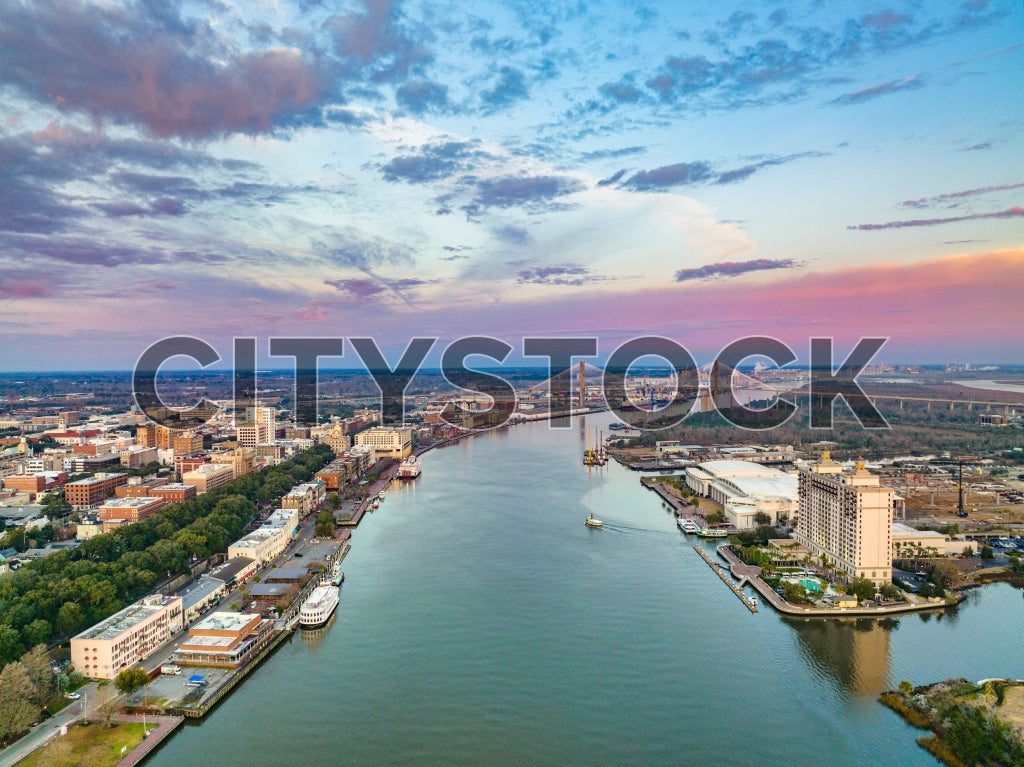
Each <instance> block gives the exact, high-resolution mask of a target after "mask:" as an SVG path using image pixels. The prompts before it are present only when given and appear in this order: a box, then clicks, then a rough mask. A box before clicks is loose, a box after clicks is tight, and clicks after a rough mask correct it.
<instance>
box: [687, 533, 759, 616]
mask: <svg viewBox="0 0 1024 767" xmlns="http://www.w3.org/2000/svg"><path fill="white" fill-rule="evenodd" d="M693 550H694V551H696V552H697V553H698V554H700V558H701V559H703V560H704V561H705V562H707V563H708V567H710V568H711V569H712V570H714V571H715V572H716V573H718V577H719V578H721V579H722V582H723V583H725V585H726V586H728V587H729V589H730V590H731V591H732V593H733V594H735V595H736V596H738V597H739V598H740V601H741V602H742V603H743V604H745V605H746V606H747V609H748V610H750V612H752V613H756V612H757V603H756V601H755V600H753V599H752V598H750V597H748V596H747V595H746V594H744V593H743V584H745V583H746V582H747V579H746V578H744V579H743V580H742V581H740V583H738V584H737V583H736V581H734V580H733V579H732V575H731V574H729V573H727V572H726V571H725V568H724V567H722V566H721V565H719V564H718V563H716V562H715V561H714V560H712V559H711V557H709V556H708V553H707V552H706V551H704V547H703V546H701V545H700V544H697V545H695V546H694V547H693Z"/></svg>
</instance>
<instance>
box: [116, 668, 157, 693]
mask: <svg viewBox="0 0 1024 767" xmlns="http://www.w3.org/2000/svg"><path fill="white" fill-rule="evenodd" d="M147 684H149V674H147V673H146V670H145V669H143V668H139V667H138V666H136V667H135V668H126V669H125V670H124V671H122V672H121V673H120V674H118V675H117V676H116V677H115V678H114V687H116V688H117V691H118V692H120V693H123V694H125V695H134V694H135V692H136V691H137V690H140V689H142V688H143V687H145V686H146V685H147Z"/></svg>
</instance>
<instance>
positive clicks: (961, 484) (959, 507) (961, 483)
mask: <svg viewBox="0 0 1024 767" xmlns="http://www.w3.org/2000/svg"><path fill="white" fill-rule="evenodd" d="M959 463H960V472H959V476H958V477H957V480H958V483H957V484H958V490H959V495H960V499H959V502H958V503H957V512H958V513H959V515H960V516H961V517H963V515H964V462H963V461H960V462H959Z"/></svg>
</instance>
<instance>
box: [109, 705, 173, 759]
mask: <svg viewBox="0 0 1024 767" xmlns="http://www.w3.org/2000/svg"><path fill="white" fill-rule="evenodd" d="M114 719H115V720H116V721H118V722H138V723H139V724H142V721H143V717H142V715H141V714H121V715H119V716H115V717H114ZM145 721H146V726H147V729H148V727H149V725H152V724H155V725H157V727H156V728H155V729H152V730H150V731H149V736H148V737H145V738H143V739H142V742H141V743H139V745H137V746H136V747H135V748H133V749H132V750H131V751H129V752H128V753H127V754H125V757H124V759H122V760H121V761H120V762H118V763H117V767H130V765H135V764H138V763H139V762H141V761H142V760H143V759H145V758H146V757H147V756H148V755H149V753H150V752H151V751H153V750H154V749H155V748H156V747H157V746H159V745H160V743H161V742H162V741H163V740H164V738H166V737H167V736H168V735H170V734H171V733H172V732H174V730H175V729H176V728H177V727H178V726H179V725H180V724H181V723H182V722H184V721H185V717H182V716H150V715H149V714H147V715H146V717H145Z"/></svg>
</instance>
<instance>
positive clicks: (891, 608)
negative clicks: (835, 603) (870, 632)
mask: <svg viewBox="0 0 1024 767" xmlns="http://www.w3.org/2000/svg"><path fill="white" fill-rule="evenodd" d="M717 551H718V555H719V556H720V557H721V558H722V559H724V560H725V561H726V562H728V563H729V570H730V572H731V573H732V575H733V577H734V578H738V579H740V582H741V583H742V582H743V581H746V582H747V583H749V584H750V585H751V586H752V587H753V588H754V589H755V590H756V591H757V593H758V594H760V595H761V596H762V597H763V598H764V599H765V600H766V601H767V602H768V603H769V604H770V605H771V606H772V607H774V608H775V609H776V610H778V611H779V612H780V613H783V614H785V615H796V616H801V617H805V618H811V617H813V618H838V617H855V618H856V617H862V616H863V617H870V616H881V615H894V614H899V613H909V612H917V611H920V610H943V609H945V608H947V607H949V606H950V605H949V604H947V603H946V602H897V603H895V604H888V605H871V606H869V607H818V606H816V605H810V606H806V607H805V606H803V605H795V604H793V603H792V602H787V601H786V600H785V599H783V598H782V597H781V596H780V595H779V594H777V593H776V592H775V590H774V589H772V588H771V586H769V585H768V584H767V583H765V582H764V581H763V580H762V579H761V568H760V567H757V566H756V565H748V564H745V563H743V562H741V561H740V559H739V558H738V557H737V556H736V555H735V554H733V553H732V551H731V550H730V548H729V544H722V545H721V546H719V547H718V549H717ZM702 553H703V552H702ZM963 599H964V595H963V594H957V595H956V603H959V602H960V601H961V600H963Z"/></svg>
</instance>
